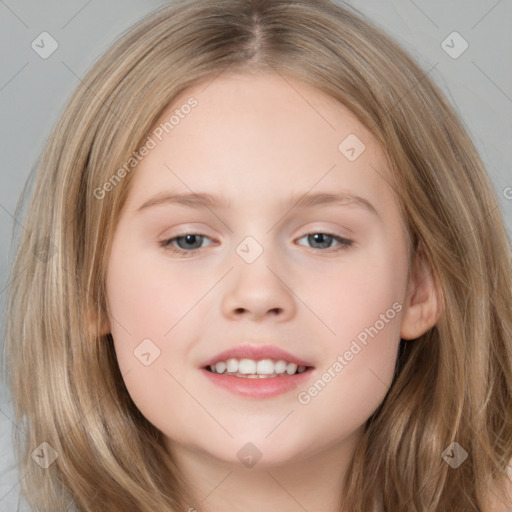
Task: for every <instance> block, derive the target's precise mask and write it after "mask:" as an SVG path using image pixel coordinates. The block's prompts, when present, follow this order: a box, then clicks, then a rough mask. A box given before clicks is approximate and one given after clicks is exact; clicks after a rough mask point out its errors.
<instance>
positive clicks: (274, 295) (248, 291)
mask: <svg viewBox="0 0 512 512" xmlns="http://www.w3.org/2000/svg"><path fill="white" fill-rule="evenodd" d="M290 281H293V279H292V278H291V277H290V275H289V273H287V272H286V271H284V270H283V269H282V268H281V267H280V266H279V265H278V264H277V262H276V259H275V258H273V259H272V258H270V255H269V251H264V252H263V254H262V255H261V256H260V257H259V258H258V259H257V260H256V261H254V262H253V263H247V262H245V261H243V260H242V259H239V261H237V260H235V268H234V269H233V270H232V271H231V272H230V273H229V276H228V278H227V285H226V288H224V292H223V293H224V296H223V298H222V313H223V314H224V316H225V317H227V318H229V319H230V320H241V319H242V318H247V319H250V320H252V321H257V322H258V321H263V320H264V319H265V318H267V317H270V318H274V319H275V320H276V321H279V322H284V321H287V320H289V319H290V318H292V317H293V316H294V315H295V312H296V296H295V294H294V290H293V283H292V282H290Z"/></svg>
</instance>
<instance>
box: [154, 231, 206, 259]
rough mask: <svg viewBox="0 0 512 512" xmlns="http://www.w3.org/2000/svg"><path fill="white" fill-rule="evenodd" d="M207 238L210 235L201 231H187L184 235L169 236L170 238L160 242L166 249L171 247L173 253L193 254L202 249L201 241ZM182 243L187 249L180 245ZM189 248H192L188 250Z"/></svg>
mask: <svg viewBox="0 0 512 512" xmlns="http://www.w3.org/2000/svg"><path fill="white" fill-rule="evenodd" d="M205 238H208V237H207V236H206V235H201V234H199V233H185V234H183V235H179V236H175V237H173V238H169V239H168V240H163V241H162V242H160V245H161V246H162V247H164V248H166V249H169V250H170V251H171V252H173V253H178V254H183V255H186V256H192V255H194V254H195V253H196V252H197V251H198V250H199V249H200V247H198V246H201V241H202V240H203V239H205ZM174 242H176V243H177V244H178V247H176V246H175V245H173V243H174ZM180 245H181V246H183V247H185V249H183V248H182V247H180ZM189 248H190V249H191V250H188V249H189Z"/></svg>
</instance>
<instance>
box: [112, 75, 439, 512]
mask: <svg viewBox="0 0 512 512" xmlns="http://www.w3.org/2000/svg"><path fill="white" fill-rule="evenodd" d="M291 85H293V87H292V86H291ZM191 96H194V97H195V98H196V99H197V101H198V105H197V107H195V108H194V109H193V110H192V111H191V112H190V114H188V115H187V116H185V117H184V118H183V119H181V120H180V123H179V125H177V126H175V128H174V129H173V131H172V132H170V134H169V135H167V136H166V137H164V139H163V140H162V141H161V142H159V143H158V145H157V146H156V147H155V148H154V149H152V150H151V151H150V152H149V154H148V155H147V156H146V157H145V158H144V159H143V160H142V161H141V163H140V164H139V165H138V167H137V169H136V170H135V171H134V173H135V174H134V176H133V181H132V183H131V184H130V190H129V194H128V197H127V201H126V203H125V205H124V208H123V210H122V212H121V215H120V219H119V222H118V225H117V228H116V232H115V235H114V239H113V244H112V249H111V253H110V255H109V260H108V270H107V275H106V286H107V302H108V307H109V318H108V319H107V321H106V323H105V325H104V330H105V332H111V333H112V336H113V338H114V343H115V350H116V354H117V357H118V361H119V365H120V368H121V371H122V373H123V375H124V379H125V383H126V386H127V388H128V391H129V393H130V395H131V397H132V399H133V400H134V402H135V404H136V405H137V407H138V408H139V409H140V411H141V412H142V413H143V414H144V415H145V417H146V418H147V419H148V420H149V421H150V422H151V423H152V424H153V425H155V426H156V427H157V428H159V429H160V430H161V431H162V432H163V433H164V434H165V436H166V439H167V448H168V450H169V451H170V452H171V453H172V454H173V455H174V457H175V458H176V460H177V461H178V464H179V465H180V466H181V468H182V470H183V471H184V473H185V475H186V476H187V477H188V479H189V481H190V482H191V484H192V485H193V488H194V489H195V490H196V491H197V496H198V499H199V500H203V499H204V501H202V507H203V510H205V511H208V512H214V511H215V512H216V511H222V510H244V511H253V510H254V511H260V510H280V511H281V512H292V511H293V512H296V511H303V510H304V509H306V510H315V511H317V512H327V511H334V510H337V509H336V503H337V502H338V500H339V499H340V490H341V482H342V479H343V477H344V475H345V472H346V469H347V466H348V464H349V462H350V460H351V458H352V456H353V454H354V451H355V448H356V444H357V442H358V440H359V439H360V437H361V434H362V431H363V427H364V424H365V422H366V420H367V419H368V418H369V417H370V416H371V415H372V413H373V412H374V411H375V410H376V409H377V407H378V406H379V404H380V403H381V402H382V400H383V398H384V396H385V394H386V392H387V390H388V387H389V385H390V383H391V381H392V377H393V371H394V366H395V362H396V356H397V350H398V345H399V341H400V337H402V338H404V339H413V338H416V337H418V336H420V335H421V334H423V333H424V332H425V331H426V330H428V329H429V328H430V327H431V326H432V325H434V324H435V322H436V320H437V318H438V316H439V313H440V312H439V308H438V307H437V303H438V301H437V300H436V296H437V295H436V290H435V285H434V282H433V280H432V278H431V276H430V274H429V268H428V266H427V265H422V266H418V267H417V268H415V269H413V271H412V272H411V275H410V278H409V279H408V265H409V262H408V257H407V245H406V234H405V231H404V228H403V222H402V219H401V218H400V213H399V209H398V203H397V199H396V197H395V195H394V192H393V189H392V188H391V187H390V185H389V184H388V183H389V182H390V177H391V174H390V170H389V169H388V168H387V163H386V159H385V157H384V153H383V152H382V150H381V148H380V147H379V146H378V144H377V142H376V140H375V139H374V138H373V136H372V135H371V134H370V132H369V131H367V130H366V129H365V128H364V127H363V125H362V124H361V123H360V122H359V121H358V120H357V118H355V116H354V115H353V114H351V112H350V111H349V110H348V109H346V108H345V107H344V106H343V105H341V104H339V103H337V102H335V101H334V100H333V99H332V98H330V97H328V96H326V95H324V94H323V93H321V92H319V91H318V90H316V89H314V88H312V87H310V86H308V85H305V84H303V83H301V82H298V81H296V80H294V79H292V78H287V79H286V80H284V79H283V78H282V77H281V76H279V75H277V74H265V73H260V72H258V73H256V74H243V73H239V74H226V75H222V76H219V77H217V78H216V79H215V80H214V81H213V82H211V83H209V84H208V85H207V87H206V85H205V84H201V85H199V86H196V87H194V88H192V89H189V90H187V91H185V92H184V93H182V94H181V95H180V97H179V98H177V99H176V101H175V102H174V103H173V105H172V106H170V107H169V109H168V111H167V112H166V113H164V115H162V118H161V121H164V120H166V119H168V118H169V116H170V115H171V114H172V111H173V110H174V109H175V108H178V107H179V106H180V105H183V104H184V103H185V102H186V100H187V99H188V98H190V97H191ZM159 122H160V121H159ZM157 124H158V123H157ZM349 134H355V135H356V136H357V137H358V138H359V139H360V140H361V141H363V143H364V144H365V146H366V149H365V151H364V152H363V153H362V154H361V155H360V156H359V157H358V158H357V159H356V160H355V161H349V160H348V159H347V158H346V157H345V156H344V155H343V154H342V153H341V152H340V151H339V150H338V145H339V144H340V142H341V141H342V140H343V139H345V137H346V136H347V135H349ZM170 190H172V191H176V192H180V193H181V192H183V193H190V192H191V191H192V192H207V193H210V194H212V195H215V196H217V195H225V196H226V197H227V198H228V199H229V201H230V207H229V208H223V207H219V208H211V209H208V208H203V209H199V208H190V207H186V206H181V205H176V204H174V205H173V204H162V205H159V206H153V207H149V208H146V209H143V210H142V211H139V212H138V211H137V209H138V208H139V207H140V206H141V205H142V204H143V203H144V202H145V201H147V200H148V199H150V198H151V197H153V196H154V195H155V194H158V193H161V192H163V191H170ZM334 190H349V191H351V192H352V193H355V194H358V195H360V196H362V197H364V198H366V199H367V200H368V201H370V202H371V203H372V205H373V206H374V207H375V209H376V210H377V212H378V215H375V214H372V213H371V212H369V211H367V210H366V209H364V208H361V207H359V206H356V205H354V204H342V205H339V204H331V205H328V206H325V205H324V206H314V207H311V208H308V209H298V208H290V207H285V206H283V205H282V204H281V203H282V202H283V201H286V200H288V198H289V197H290V195H291V194H293V193H301V192H304V193H305V192H311V193H316V192H322V191H325V192H332V191H334ZM271 228H272V229H271ZM184 232H185V233H189V234H194V233H199V234H204V235H206V238H204V239H202V242H201V239H200V240H199V241H198V240H197V239H196V241H195V242H194V241H192V242H188V244H189V245H190V244H192V248H194V247H198V246H199V247H200V249H199V250H198V251H197V252H196V253H195V254H193V255H192V256H186V255H185V256H184V255H180V254H175V253H172V252H171V250H170V249H169V248H165V247H162V246H161V245H160V244H159V242H160V241H163V240H167V239H170V238H172V237H177V236H183V233H184ZM312 233H328V234H334V235H336V236H340V237H342V238H348V239H350V240H353V242H354V243H353V245H352V246H351V247H348V248H345V249H343V248H342V247H340V245H339V244H338V243H337V242H336V241H335V240H332V241H329V240H327V242H324V245H322V242H321V241H320V242H318V241H317V242H316V243H315V240H314V239H313V240H311V237H310V238H309V239H308V237H307V236H305V235H307V234H312ZM247 236H251V237H253V238H254V239H255V240H257V242H258V243H259V244H260V246H261V248H262V249H263V253H262V254H261V255H260V256H259V257H258V258H257V259H256V260H255V261H254V262H253V263H251V264H248V263H247V262H246V261H244V260H243V259H242V258H241V257H240V256H239V254H238V253H237V252H236V248H237V246H238V245H239V244H240V242H242V240H244V238H245V237H247ZM194 243H196V245H193V244H194ZM201 243H202V245H201ZM173 246H174V247H181V248H184V249H183V250H187V242H186V241H184V240H183V239H181V244H180V245H178V242H177V241H175V242H174V243H173ZM188 250H189V251H190V249H188ZM322 251H323V252H322ZM393 303H398V304H399V305H400V306H401V311H400V312H399V313H397V314H396V315H395V316H394V318H393V319H392V320H390V321H388V322H387V323H386V324H385V327H384V328H382V329H381V330H379V332H378V334H377V335H376V336H375V337H373V339H372V338H369V341H368V343H367V345H366V346H364V349H363V350H361V351H360V352H359V353H358V354H357V355H356V356H354V358H353V359H352V360H351V361H349V362H348V364H347V365H346V366H345V367H344V368H343V370H342V371H341V372H339V373H338V374H337V375H336V377H335V378H333V379H332V380H331V381H330V382H329V383H328V384H327V385H326V386H325V387H324V389H323V390H322V391H321V392H320V393H318V394H317V395H316V396H315V397H314V398H312V399H311V401H310V402H309V403H308V404H306V405H304V404H301V403H299V401H298V399H297V394H298V392H300V391H301V390H307V389H308V388H309V387H310V386H311V385H312V384H313V383H314V382H315V381H317V379H319V378H320V377H321V375H322V374H323V372H324V371H326V370H327V369H328V368H329V367H332V365H333V364H334V363H335V361H336V359H337V356H338V355H340V354H341V355H342V354H344V353H345V352H346V351H347V350H348V349H349V347H350V344H351V342H352V341H353V340H354V339H355V338H356V337H357V335H358V334H359V333H361V332H362V331H364V329H365V328H367V327H370V326H373V325H375V323H376V321H377V320H379V318H381V317H380V315H382V314H385V313H386V311H387V310H389V309H390V308H391V307H392V305H393ZM146 338H149V339H151V340H152V342H153V343H154V344H155V345H156V346H157V347H158V348H159V350H160V355H159V357H158V358H157V359H155V360H154V362H153V363H152V364H151V365H149V366H145V365H144V364H142V363H141V362H140V361H139V360H138V359H137V358H136V357H135V356H134V350H135V349H136V347H137V346H138V345H139V344H140V343H141V341H142V340H144V339H146ZM246 342H247V343H253V344H255V345H258V344H265V343H271V344H274V345H277V346H279V347H281V348H284V349H285V350H288V351H289V352H291V353H293V354H295V355H297V356H298V357H301V358H303V359H305V360H307V361H309V362H310V363H311V364H312V365H313V366H315V370H314V373H313V374H312V375H311V376H310V377H309V380H308V381H307V383H306V384H305V385H304V386H301V388H300V389H297V390H294V391H291V392H289V393H285V394H282V395H279V396H277V397H273V398H267V399H254V398H247V397H245V398H244V397H241V396H237V395H234V394H232V393H230V392H229V391H227V390H224V389H222V388H218V387H217V386H214V385H213V384H211V383H210V382H209V381H208V380H207V379H206V378H205V377H204V376H203V375H202V373H201V372H200V371H199V369H198V368H199V366H200V363H201V362H202V361H204V360H205V359H207V358H209V357H211V356H213V355H215V354H216V353H218V352H220V351H223V350H225V349H227V348H230V347H234V346H236V345H240V344H243V343H246ZM248 442H251V443H253V444H254V445H255V446H257V448H258V450H259V451H260V452H261V453H262V457H261V459H260V460H259V461H258V462H257V463H256V465H254V466H253V467H251V468H249V467H246V466H245V465H244V464H242V463H241V461H240V460H239V459H238V457H237V452H238V451H239V450H240V449H241V448H242V447H244V446H245V445H246V443H248Z"/></svg>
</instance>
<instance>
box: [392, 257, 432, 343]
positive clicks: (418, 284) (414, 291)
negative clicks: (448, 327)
mask: <svg viewBox="0 0 512 512" xmlns="http://www.w3.org/2000/svg"><path fill="white" fill-rule="evenodd" d="M441 310H442V307H441V300H440V293H439V290H438V287H437V283H436V280H435V276H434V272H433V270H432V267H431V265H430V263H429V261H428V260H427V258H426V256H425V253H424V251H423V250H422V248H421V247H419V248H418V251H417V253H416V255H415V258H414V264H413V269H412V271H411V274H410V277H409V282H408V284H407V293H406V296H405V299H404V314H403V316H402V325H401V329H400V337H401V338H403V339H406V340H412V339H416V338H418V337H420V336H421V335H422V334H424V333H425V332H427V331H428V330H429V329H430V328H431V327H433V326H434V325H435V324H436V323H437V321H438V320H439V317H440V316H441Z"/></svg>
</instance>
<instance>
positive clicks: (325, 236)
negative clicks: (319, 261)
mask: <svg viewBox="0 0 512 512" xmlns="http://www.w3.org/2000/svg"><path fill="white" fill-rule="evenodd" d="M302 238H307V240H308V243H311V244H313V245H315V244H318V245H319V246H320V247H313V249H320V250H323V249H326V248H330V247H331V243H332V242H333V241H336V242H338V244H339V245H338V248H337V249H336V248H335V249H334V250H328V251H325V250H324V251H323V252H337V251H343V250H346V249H348V248H349V247H350V246H352V245H353V243H354V242H353V241H352V240H349V239H347V238H342V237H339V236H336V235H331V234H329V233H322V232H318V233H309V234H307V235H304V236H303V237H301V238H299V239H298V240H302Z"/></svg>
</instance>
